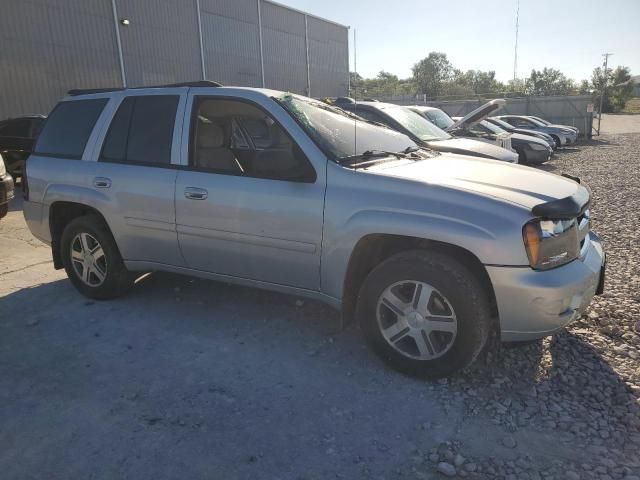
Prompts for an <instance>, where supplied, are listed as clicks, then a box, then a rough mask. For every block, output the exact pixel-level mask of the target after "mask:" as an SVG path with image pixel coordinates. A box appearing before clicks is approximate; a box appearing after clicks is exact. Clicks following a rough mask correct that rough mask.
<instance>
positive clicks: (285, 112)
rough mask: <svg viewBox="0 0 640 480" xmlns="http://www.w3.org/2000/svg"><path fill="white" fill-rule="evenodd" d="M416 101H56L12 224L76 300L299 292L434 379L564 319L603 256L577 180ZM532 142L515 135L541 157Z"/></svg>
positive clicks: (115, 93)
mask: <svg viewBox="0 0 640 480" xmlns="http://www.w3.org/2000/svg"><path fill="white" fill-rule="evenodd" d="M498 104H499V102H493V103H490V108H491V110H494V109H495V108H496V105H498ZM338 105H339V106H338ZM421 108H422V107H414V108H413V109H412V108H407V107H399V106H395V105H386V104H383V103H380V102H362V103H355V102H349V101H344V100H341V101H334V102H332V104H328V103H326V102H323V101H320V100H316V99H311V98H307V97H303V96H300V95H294V94H290V93H286V92H278V91H274V90H265V89H254V88H239V87H223V86H220V85H219V84H215V83H212V82H202V81H199V82H192V83H187V84H177V85H165V86H159V87H149V88H140V89H136V88H131V89H121V88H114V89H100V90H83V91H71V92H69V95H68V96H67V97H66V98H64V99H63V100H62V101H60V102H59V103H58V105H57V106H56V107H55V108H54V110H53V111H52V112H51V113H50V114H49V116H48V118H47V121H46V123H45V124H44V126H43V128H42V131H41V133H40V135H39V137H38V139H37V142H36V144H35V147H34V148H33V152H32V153H31V154H30V156H29V158H28V159H27V162H26V165H25V166H24V167H23V170H22V175H23V179H22V183H23V191H24V206H23V209H24V217H25V220H26V222H27V225H28V226H29V229H30V230H31V232H32V233H33V235H34V236H35V237H37V238H38V239H40V240H42V241H43V242H45V243H46V244H48V245H50V246H51V252H52V256H53V265H54V267H55V268H64V269H65V270H66V273H67V275H68V277H69V279H70V280H71V282H72V283H73V285H74V286H75V287H76V288H77V290H78V291H80V292H81V293H82V294H83V295H85V296H87V297H90V298H95V299H111V298H115V297H118V296H120V295H124V294H125V293H126V292H127V291H128V290H129V289H130V288H131V287H132V286H133V283H134V279H135V276H136V275H139V274H140V273H144V272H150V271H168V272H174V273H181V274H186V275H193V276H197V277H202V278H208V279H213V280H222V281H225V282H229V283H237V284H242V285H250V286H255V287H260V288H267V289H271V290H276V291H280V292H285V293H290V294H294V295H297V296H305V297H310V298H314V299H317V300H320V301H323V302H326V303H328V304H329V305H332V306H334V307H336V308H338V309H340V310H341V312H342V316H343V319H344V320H345V321H348V320H349V319H356V320H357V321H358V322H359V324H360V325H361V327H362V330H363V332H364V334H365V337H366V339H367V340H368V341H369V343H370V344H371V346H372V347H373V348H374V350H375V351H376V352H377V353H378V354H379V355H380V356H381V357H382V358H383V359H384V360H386V361H388V362H389V363H390V364H391V365H393V366H394V367H396V368H398V369H400V370H402V371H404V372H409V373H412V374H419V375H425V376H429V377H440V376H446V375H449V374H451V373H453V372H455V371H457V370H459V369H461V368H464V367H465V366H467V365H469V364H470V363H471V362H473V360H474V359H475V358H476V357H477V355H478V354H479V352H480V351H481V350H482V349H483V348H484V347H485V345H486V344H487V339H488V338H490V336H491V335H492V334H493V333H495V334H497V335H499V337H500V338H501V339H502V340H504V341H511V342H514V341H527V340H532V339H536V338H540V337H543V336H546V335H551V334H553V333H554V332H556V331H558V330H559V329H561V328H563V327H564V326H565V325H566V324H567V323H569V322H571V321H572V320H574V319H576V318H578V317H579V316H580V315H581V314H582V312H583V311H584V309H585V308H586V306H587V305H588V304H589V302H590V301H591V298H592V297H593V295H594V294H596V293H599V292H601V291H602V288H603V281H604V260H605V257H604V252H603V250H602V246H601V244H600V241H599V239H598V237H597V236H596V235H595V234H594V233H593V232H591V230H590V219H589V218H590V215H589V204H590V193H589V190H588V189H587V188H586V187H585V186H584V185H581V184H580V182H579V180H577V179H575V178H573V177H571V178H569V177H564V176H560V175H555V174H552V173H548V172H543V171H540V170H538V169H533V168H528V167H524V166H520V165H516V164H515V163H516V162H517V161H518V160H519V159H518V156H519V154H520V152H518V151H517V148H520V145H521V144H520V143H518V142H517V141H515V140H516V139H518V138H520V137H516V139H514V138H513V135H511V134H509V135H505V134H503V133H502V132H501V131H496V130H495V129H493V128H492V127H490V126H489V125H495V124H493V123H489V124H488V125H485V127H486V128H487V129H488V130H489V131H491V134H488V133H487V134H486V135H485V134H484V133H482V134H481V133H476V130H477V131H478V132H480V130H478V129H477V128H476V126H477V125H479V124H481V122H482V120H483V119H484V118H485V117H486V115H480V114H479V113H476V114H473V115H469V116H467V117H465V118H463V119H459V120H457V121H456V120H454V119H449V120H446V117H445V120H446V121H447V122H449V123H451V124H450V125H449V126H446V125H444V124H442V125H443V126H445V128H446V129H447V130H448V132H450V133H448V132H445V130H443V129H441V128H439V127H438V126H436V125H435V124H434V123H431V120H429V121H428V120H427V118H428V117H429V115H434V111H433V110H431V111H428V110H424V111H423V110H421ZM436 113H437V112H436ZM437 115H439V116H442V115H443V113H437ZM480 117H482V118H480ZM434 118H435V117H434ZM527 118H528V117H527ZM365 119H366V120H365ZM506 120H507V122H508V123H509V121H510V120H514V119H512V118H506ZM433 121H434V122H436V120H433ZM527 121H529V120H527ZM509 124H510V123H509ZM536 125H537V121H536ZM389 127H391V128H389ZM478 128H479V127H478ZM514 128H515V127H514ZM518 128H519V127H518ZM549 128H551V129H557V130H558V132H557V133H555V134H556V135H559V131H560V130H561V131H562V132H566V134H565V133H562V138H563V139H565V140H562V139H561V138H560V136H559V137H558V140H559V141H558V142H557V143H558V145H556V146H559V145H562V144H566V143H567V140H566V139H571V140H570V141H574V139H575V135H574V134H573V133H571V129H568V128H566V129H565V128H563V127H555V126H552V127H549ZM541 129H542V127H540V130H541ZM536 131H537V130H536ZM465 132H469V134H468V135H467V136H465V135H466V133H465ZM472 133H473V136H472V135H471V134H472ZM544 138H545V137H544V136H542V137H541V136H537V135H530V136H528V137H526V139H525V140H522V141H523V142H525V141H526V142H529V143H530V144H531V145H543V147H544V150H540V151H544V155H543V156H542V157H541V160H545V159H546V158H548V156H549V155H551V151H552V146H551V145H549V144H547V143H545V141H544ZM478 139H481V140H483V141H478ZM492 142H493V143H496V142H501V143H500V145H501V146H498V144H495V145H492V144H491V143H492ZM474 145H475V146H476V147H477V148H476V147H474ZM503 147H511V149H516V151H515V152H513V151H511V150H510V149H508V148H503ZM532 150H533V151H538V150H535V149H532ZM461 153H463V154H464V155H463V154H461ZM523 153H524V157H523V158H524V160H526V161H533V159H532V157H530V156H528V153H529V151H528V150H525V151H523ZM470 155H472V156H470ZM493 158H500V159H501V160H505V161H496V160H494V159H493Z"/></svg>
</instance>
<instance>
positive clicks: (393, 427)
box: [0, 274, 640, 478]
mask: <svg viewBox="0 0 640 480" xmlns="http://www.w3.org/2000/svg"><path fill="white" fill-rule="evenodd" d="M1 301H2V310H1V311H0V328H1V329H2V331H3V336H2V344H1V346H2V348H0V365H4V368H3V371H4V372H5V374H3V375H2V376H1V377H0V392H2V391H7V392H8V391H11V392H15V395H13V396H12V397H10V398H14V399H15V401H12V402H6V403H5V405H3V410H4V413H2V412H0V423H1V424H3V425H7V429H8V430H10V431H12V432H20V433H19V434H18V433H13V434H12V435H13V436H10V437H7V438H12V439H13V440H12V442H13V443H12V445H14V444H17V445H19V447H20V448H22V449H23V450H21V451H22V452H23V453H21V454H20V455H29V454H31V453H33V455H34V457H33V459H32V462H34V463H32V465H38V464H39V463H38V462H41V460H40V459H39V457H38V450H37V449H35V450H34V449H32V448H31V447H29V445H31V443H30V442H32V441H33V435H36V436H41V435H51V436H52V438H53V437H55V438H58V437H56V436H57V435H63V434H64V435H67V436H68V435H72V434H73V435H79V436H80V438H94V441H97V440H95V438H97V437H95V434H94V433H92V432H93V431H94V430H91V431H84V430H82V427H81V426H80V424H75V423H73V422H75V421H76V420H74V419H73V418H66V417H65V412H68V411H73V409H74V408H79V409H90V411H95V412H106V411H109V412H113V413H109V415H107V416H100V417H93V416H92V417H91V418H92V422H97V425H98V426H97V427H95V428H98V430H99V428H103V429H104V430H105V431H106V432H107V433H106V436H105V437H104V439H102V440H100V442H101V443H102V444H103V445H102V446H103V447H104V449H105V450H108V451H109V452H111V453H110V454H109V455H110V457H109V460H108V461H109V462H111V463H112V464H115V463H117V460H118V458H121V457H122V456H123V455H127V454H128V453H127V452H128V450H130V449H131V448H134V449H136V451H143V452H144V451H146V450H145V449H146V448H147V447H144V445H146V443H147V442H145V441H144V439H145V438H146V437H145V435H146V434H145V433H144V432H146V431H147V430H148V429H150V428H155V429H156V430H157V433H156V435H157V437H154V438H158V439H164V440H159V441H161V442H164V443H161V444H162V445H164V447H163V448H169V447H168V445H173V444H174V443H176V442H178V440H177V439H179V441H180V442H182V441H183V440H184V441H185V442H186V444H185V448H190V449H195V450H194V451H200V450H198V448H200V447H199V443H198V442H202V441H208V442H211V441H212V440H211V439H214V440H213V443H215V442H217V441H224V442H225V444H226V443H227V442H230V444H231V445H235V447H234V448H232V450H233V452H232V453H229V452H227V453H226V455H228V456H229V458H236V456H237V454H238V453H237V452H238V450H237V449H238V445H241V447H240V450H239V451H240V452H241V453H242V454H243V455H250V454H251V452H253V451H260V449H264V448H265V445H267V444H271V443H273V442H274V441H275V442H276V443H277V442H278V441H280V442H287V441H289V440H288V439H291V438H295V439H296V448H297V449H300V450H301V454H300V455H299V456H297V458H298V457H299V461H298V463H297V464H296V467H295V468H296V469H298V470H300V471H301V472H303V471H305V470H304V469H305V468H308V467H309V466H308V465H306V464H304V461H305V459H308V458H311V457H309V456H308V455H310V454H311V453H310V452H312V451H315V450H317V448H318V445H321V446H322V448H323V451H324V450H329V449H331V448H334V447H333V446H332V445H333V443H336V444H339V445H344V446H343V448H348V449H349V452H350V453H349V455H350V456H351V458H353V457H355V456H358V455H360V456H363V457H365V456H366V455H368V453H367V452H369V451H370V449H371V448H372V445H374V448H375V449H378V450H380V449H382V450H380V451H385V452H386V451H388V450H389V449H391V450H394V449H399V450H403V449H405V448H406V446H405V443H403V442H405V441H411V442H414V443H415V442H427V444H429V445H432V444H433V443H429V442H437V441H442V440H438V439H445V438H451V436H454V435H455V431H454V429H455V425H456V422H454V421H451V422H446V424H447V425H448V426H447V427H446V428H445V429H444V430H443V431H439V432H435V433H433V435H431V434H430V435H429V436H428V437H425V436H424V435H425V433H424V431H423V430H424V429H416V422H418V423H419V424H423V423H424V422H433V421H436V422H439V423H440V424H443V422H442V417H441V416H440V417H438V415H442V412H441V410H439V409H442V408H445V410H446V409H449V408H451V405H452V403H451V402H452V400H451V399H452V398H456V399H461V400H462V402H461V405H462V407H461V408H462V409H463V412H467V413H469V412H476V413H475V415H478V413H479V412H482V415H483V417H482V418H484V419H489V418H491V419H494V420H495V419H498V421H499V424H500V425H502V426H503V427H504V428H506V429H507V430H509V431H513V432H517V431H518V429H520V428H527V429H530V428H533V429H537V430H538V431H540V432H547V433H550V434H553V435H554V437H553V438H554V439H555V438H556V436H557V435H561V436H562V435H564V436H565V438H567V437H568V438H570V439H571V441H572V442H574V450H575V460H576V461H578V460H580V461H582V463H585V462H586V463H588V462H589V461H590V460H589V459H588V458H587V459H585V458H584V457H585V456H591V457H594V456H595V457H597V458H601V457H602V456H608V457H609V458H611V460H612V461H614V462H616V463H617V464H618V465H629V466H630V468H632V467H633V468H636V466H637V467H640V463H638V464H637V465H636V464H635V463H633V462H637V459H638V453H637V452H638V448H637V443H635V442H638V441H639V439H640V433H639V432H638V419H640V411H639V408H640V407H638V404H637V399H636V398H635V397H634V395H633V394H632V393H631V392H630V390H629V388H628V387H627V385H626V383H625V381H624V379H623V378H621V377H620V375H619V374H618V373H617V372H616V371H615V370H613V369H612V368H611V366H610V365H609V364H608V363H607V361H606V359H605V358H604V357H603V356H602V355H601V354H600V352H598V351H597V350H596V349H595V348H594V346H592V345H591V344H590V343H589V342H588V340H587V336H585V335H584V334H579V333H571V332H568V333H562V334H560V335H558V336H557V337H555V338H553V339H551V340H545V341H537V342H533V343H531V344H528V345H525V346H521V347H517V348H498V349H497V350H494V355H491V356H490V358H489V359H488V360H487V361H484V362H482V361H480V362H477V364H476V365H474V366H473V367H472V368H471V369H469V370H468V371H466V372H463V373H461V374H459V375H456V376H454V377H453V378H451V379H449V380H448V381H447V382H444V383H443V382H425V381H423V380H419V379H412V378H409V377H406V376H403V375H400V374H397V373H395V372H392V371H390V370H389V369H388V368H386V367H384V366H383V364H382V362H381V361H379V360H378V359H377V358H376V357H375V355H374V354H373V353H372V352H371V351H370V350H369V349H368V348H366V347H365V345H364V341H363V339H362V338H361V335H360V334H359V331H358V329H357V328H353V327H351V328H347V329H345V330H343V331H342V332H341V333H339V334H335V329H336V324H337V323H338V321H339V319H340V316H339V313H338V312H337V311H335V310H333V309H331V308H329V307H327V306H326V305H324V304H322V303H319V302H316V301H309V300H302V299H300V298H297V297H294V296H288V295H283V294H279V293H273V292H268V291H264V290H258V289H253V288H246V287H238V286H232V285H227V284H224V283H220V282H213V281H207V280H200V279H194V278H191V277H185V276H180V275H173V274H149V275H145V276H141V277H140V278H139V279H138V281H137V283H136V285H135V286H134V288H133V290H132V291H131V293H130V294H129V295H126V296H124V297H122V298H120V299H117V300H112V301H101V302H98V301H92V300H88V299H86V298H84V297H82V296H81V295H80V294H78V293H77V292H76V291H75V290H74V288H73V287H72V286H71V284H70V282H69V281H68V280H66V279H64V280H56V281H51V282H44V283H40V284H38V285H37V286H34V287H32V288H25V289H20V290H16V291H14V292H11V293H9V294H8V295H6V296H5V297H3V298H2V299H1ZM25 372H26V373H25ZM60 395H62V398H63V399H66V400H65V402H67V403H65V404H64V405H65V408H64V409H59V411H56V412H52V411H49V410H47V408H48V407H47V406H46V405H47V404H48V403H49V401H50V400H51V401H53V405H55V404H56V403H55V402H56V401H58V402H59V401H60V400H58V398H59V396H60ZM439 396H441V397H439ZM439 398H441V400H439ZM270 399H271V400H270ZM16 402H17V403H16ZM25 402H26V403H25ZM438 402H440V405H441V406H440V407H438V404H439V403H438ZM456 402H457V400H456ZM22 404H29V405H31V406H32V407H33V408H34V409H36V410H37V412H38V415H33V416H32V417H30V418H26V417H25V416H24V412H23V410H24V409H22V410H21V409H20V406H19V405H22ZM399 404H401V405H403V408H402V409H401V410H402V411H399V410H398V409H390V408H387V407H388V405H399ZM456 405H458V403H456ZM371 411H375V412H376V421H375V422H373V421H371ZM456 411H457V410H456ZM21 412H22V413H21ZM403 412H406V413H403ZM100 415H102V414H100ZM52 417H55V418H56V419H57V420H56V421H57V422H58V423H60V422H62V424H64V428H62V429H61V430H60V431H59V432H58V431H57V432H55V433H54V432H52V431H49V430H47V429H48V428H49V427H47V426H46V425H43V424H40V423H38V422H39V420H38V419H43V418H52ZM244 418H247V419H249V420H248V421H246V422H243V421H241V420H240V419H244ZM464 418H466V417H464V416H463V418H459V419H458V420H460V421H461V422H462V423H464ZM220 419H226V420H224V421H223V420H220ZM236 419H237V420H236ZM103 422H104V424H103ZM114 422H115V425H116V426H115V427H114ZM181 422H182V423H181ZM185 422H186V426H187V427H188V428H189V429H190V430H189V431H191V432H193V434H192V435H190V436H188V437H184V433H180V432H184V431H185V426H184V424H185ZM221 422H222V423H221ZM345 422H346V423H345ZM343 423H344V424H345V425H346V426H345V427H344V428H342V427H340V428H339V427H336V425H342V424H343ZM276 424H277V425H279V427H278V431H277V432H275V433H273V432H274V430H273V426H274V425H276ZM47 425H49V424H47ZM54 425H55V423H54ZM107 425H109V427H108V428H107ZM202 425H204V426H205V427H207V426H208V427H207V428H210V430H208V433H207V436H206V437H203V436H202V434H201V433H199V429H200V428H202V427H201V426H202ZM429 425H431V423H429ZM91 428H92V429H93V428H94V424H91ZM442 428H444V427H442ZM42 429H45V430H44V433H43V430H42ZM70 432H71V433H70ZM121 432H129V433H130V434H131V441H125V442H124V443H123V444H121V443H120V441H121V440H122V438H123V437H122V435H121ZM136 432H137V433H136ZM140 432H142V433H140ZM351 432H357V435H356V436H353V434H352V433H351ZM603 432H606V433H603ZM82 435H84V437H82ZM272 435H276V437H277V438H276V439H275V440H274V437H273V436H272ZM87 436H88V437H87ZM64 438H66V437H64ZM127 438H128V437H127ZM206 438H209V440H204V439H206ZM327 438H328V439H329V440H330V444H326V442H327ZM394 439H400V440H398V441H396V440H394ZM132 442H133V443H132ZM331 442H333V443H331ZM398 442H399V443H398ZM59 443H60V445H63V447H64V449H65V450H64V451H62V450H60V451H58V450H57V449H54V450H56V451H58V453H59V454H60V455H61V457H60V458H61V459H62V460H64V459H65V458H66V459H67V460H71V458H70V457H69V455H71V454H70V453H64V452H72V451H74V450H73V449H72V450H68V447H67V442H66V440H65V441H62V440H60V442H59ZM394 443H398V444H397V445H394ZM522 443H523V448H527V445H526V442H524V441H523V442H522ZM151 444H155V441H154V442H151ZM114 445H115V446H114ZM107 446H108V448H107ZM4 447H7V448H9V447H10V445H9V444H8V441H7V440H2V439H0V450H4ZM209 447H211V448H213V446H212V445H209ZM12 448H14V447H12ZM51 448H53V447H51ZM61 448H62V447H61ZM149 448H151V447H149ZM425 448H426V447H425ZM75 451H76V453H77V448H76V450H75ZM598 452H599V453H598ZM152 453H153V451H151V452H149V451H147V454H149V455H151V454H152ZM530 453H531V454H535V452H530ZM234 455H235V456H234ZM269 455H274V458H275V459H276V460H277V461H278V462H285V463H282V464H283V465H284V464H287V465H288V463H286V462H289V461H291V460H290V459H291V456H290V452H288V451H282V452H276V451H271V452H270V453H269ZM206 457H207V456H206V455H204V456H202V455H201V456H199V457H198V458H197V459H195V460H194V462H195V464H194V465H200V463H202V465H201V467H202V468H205V463H206V462H204V461H202V460H199V458H206ZM378 457H380V458H378ZM383 457H384V455H378V456H374V457H371V458H370V460H368V461H369V462H370V464H369V467H370V468H372V469H373V470H374V471H376V472H378V473H380V474H381V475H382V474H383V473H384V472H387V469H388V464H387V463H386V460H384V458H383ZM16 458H22V459H24V458H25V457H23V456H19V457H16ZM73 458H74V459H75V460H74V461H76V462H77V461H78V460H77V459H78V458H88V459H90V458H91V455H75V454H74V456H73ZM398 458H400V457H398ZM230 461H231V460H230ZM300 462H303V463H300ZM322 462H323V463H322V465H324V464H325V463H326V461H325V460H322ZM349 462H350V463H349V464H350V465H353V468H354V469H356V470H352V471H349V473H350V476H351V478H357V477H358V474H359V473H360V470H358V468H360V464H359V463H355V464H354V463H353V462H351V460H349ZM1 463H2V462H0V464H1ZM14 463H15V465H29V463H28V462H26V463H25V462H14ZM254 463H255V462H244V461H242V465H244V466H243V467H242V468H246V469H248V470H247V471H244V470H243V472H244V473H247V475H245V477H247V478H250V477H251V476H253V477H254V478H255V477H256V471H255V469H256V468H259V467H260V465H254ZM59 467H60V468H62V467H61V466H59ZM15 468H18V467H15ZM83 468H85V470H87V471H89V469H90V468H91V465H89V464H87V465H85V466H84V467H83ZM194 468H195V467H194ZM260 468H261V467H260ZM312 468H313V467H312ZM316 468H318V469H320V468H325V467H324V466H317V467H316ZM251 469H253V470H251ZM21 473H24V472H21ZM25 476H27V475H22V477H23V478H24V477H25ZM328 476H330V475H325V478H326V477H328ZM382 476H384V475H382Z"/></svg>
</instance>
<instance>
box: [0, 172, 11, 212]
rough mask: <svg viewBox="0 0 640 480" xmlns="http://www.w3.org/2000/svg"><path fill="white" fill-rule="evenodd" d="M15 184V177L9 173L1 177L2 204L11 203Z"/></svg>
mask: <svg viewBox="0 0 640 480" xmlns="http://www.w3.org/2000/svg"><path fill="white" fill-rule="evenodd" d="M14 188H15V187H14V186H13V177H12V176H11V175H9V174H8V173H7V174H6V175H5V176H4V177H2V178H0V205H4V204H5V203H9V202H10V201H11V200H12V199H13V197H14V195H15V191H14Z"/></svg>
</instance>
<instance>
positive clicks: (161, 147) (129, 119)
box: [100, 95, 179, 165]
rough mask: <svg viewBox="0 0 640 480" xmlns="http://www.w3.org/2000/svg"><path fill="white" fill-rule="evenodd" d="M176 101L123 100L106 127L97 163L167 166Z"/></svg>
mask: <svg viewBox="0 0 640 480" xmlns="http://www.w3.org/2000/svg"><path fill="white" fill-rule="evenodd" d="M178 100H179V97H178V95H144V96H138V97H135V96H133V97H127V98H125V99H124V100H123V101H122V103H121V104H120V107H119V108H118V111H117V112H116V114H115V116H114V117H113V120H112V122H111V126H110V127H109V131H108V133H107V136H106V138H105V141H104V144H103V147H102V153H101V154H100V161H104V162H124V163H134V164H160V165H168V164H170V163H171V145H172V142H173V129H174V125H175V120H176V111H177V109H178Z"/></svg>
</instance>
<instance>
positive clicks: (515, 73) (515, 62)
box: [513, 0, 520, 84]
mask: <svg viewBox="0 0 640 480" xmlns="http://www.w3.org/2000/svg"><path fill="white" fill-rule="evenodd" d="M517 2H518V3H517V6H516V46H515V49H514V55H513V82H514V84H515V81H516V80H517V79H518V26H519V20H520V0H517Z"/></svg>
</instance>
